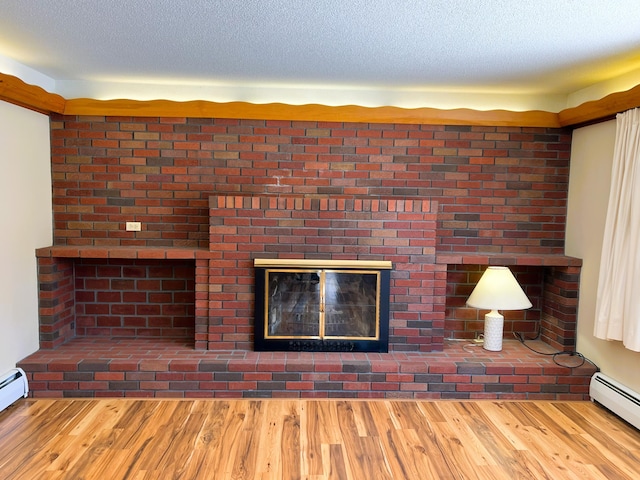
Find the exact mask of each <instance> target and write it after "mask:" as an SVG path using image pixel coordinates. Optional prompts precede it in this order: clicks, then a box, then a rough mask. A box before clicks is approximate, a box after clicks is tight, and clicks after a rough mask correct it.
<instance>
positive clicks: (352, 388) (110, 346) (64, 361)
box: [18, 337, 595, 400]
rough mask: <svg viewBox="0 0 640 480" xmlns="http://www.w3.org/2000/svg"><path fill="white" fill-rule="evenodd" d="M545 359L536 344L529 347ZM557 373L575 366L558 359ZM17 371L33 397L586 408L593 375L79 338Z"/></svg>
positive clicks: (510, 352)
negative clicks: (573, 403)
mask: <svg viewBox="0 0 640 480" xmlns="http://www.w3.org/2000/svg"><path fill="white" fill-rule="evenodd" d="M531 345H533V346H534V348H536V349H538V350H539V351H549V346H547V345H545V344H543V343H542V342H532V343H531ZM555 360H556V361H557V362H558V363H561V364H562V365H578V364H579V362H580V357H577V356H566V355H562V356H560V357H556V359H555ZM18 366H20V367H22V368H23V369H24V370H25V372H27V375H28V379H29V385H30V389H31V392H30V394H31V395H32V396H34V397H123V396H126V397H163V398H167V397H175V398H183V397H189V398H195V397H246V398H251V397H273V398H276V397H307V398H309V397H316V398H320V397H359V398H376V397H379V398H383V397H384V398H425V399H465V398H473V399H481V398H485V399H498V398H499V399H551V400H586V399H587V398H588V388H589V380H590V378H591V375H592V374H593V373H594V371H595V367H594V366H593V365H591V364H590V363H588V362H587V363H585V364H584V365H582V366H578V367H575V368H569V367H568V366H560V365H558V364H557V363H556V362H554V358H553V357H552V356H544V355H539V354H536V353H534V352H532V351H531V350H529V349H527V348H526V347H525V346H523V345H522V344H521V343H520V342H518V341H515V340H506V341H505V342H504V349H503V351H501V352H487V351H485V350H483V349H482V348H481V347H477V346H472V345H470V344H468V343H467V342H460V341H457V342H451V341H448V342H446V344H445V349H444V351H443V352H433V353H415V352H411V353H405V352H394V353H307V352H286V353H285V352H252V351H224V352H213V351H206V350H194V349H193V347H192V346H191V345H190V344H189V343H188V342H187V341H176V340H167V339H108V338H101V337H93V338H89V337H84V338H81V337H80V338H76V339H73V340H71V341H69V342H68V343H66V344H64V345H62V346H60V347H58V348H56V349H53V350H40V351H38V352H36V353H34V354H33V355H30V356H29V357H27V358H25V359H24V360H22V361H21V362H20V363H19V364H18Z"/></svg>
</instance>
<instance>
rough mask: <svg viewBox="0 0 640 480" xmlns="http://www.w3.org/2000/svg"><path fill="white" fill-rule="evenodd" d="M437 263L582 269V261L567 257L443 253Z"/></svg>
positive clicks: (439, 255) (438, 256)
mask: <svg viewBox="0 0 640 480" xmlns="http://www.w3.org/2000/svg"><path fill="white" fill-rule="evenodd" d="M436 263H439V264H446V265H500V266H509V265H525V266H541V267H580V266H582V259H580V258H575V257H568V256H566V255H535V254H523V255H520V254H506V253H500V254H476V253H443V254H438V255H436Z"/></svg>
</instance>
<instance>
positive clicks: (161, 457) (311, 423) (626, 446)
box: [0, 399, 640, 480]
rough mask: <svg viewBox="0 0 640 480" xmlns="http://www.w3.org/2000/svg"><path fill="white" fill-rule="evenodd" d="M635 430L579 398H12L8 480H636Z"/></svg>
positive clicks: (2, 462) (2, 474)
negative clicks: (393, 399) (546, 399)
mask: <svg viewBox="0 0 640 480" xmlns="http://www.w3.org/2000/svg"><path fill="white" fill-rule="evenodd" d="M639 475H640V432H638V430H636V429H634V428H633V427H631V426H629V425H627V424H626V423H624V422H623V421H621V420H619V419H618V418H617V417H615V416H614V415H611V414H610V413H608V412H607V411H606V410H604V409H602V408H600V407H598V406H597V405H594V404H592V403H589V402H542V401H536V402H508V401H475V402H474V401H408V400H401V401H392V400H371V401H366V400H339V399H336V400H303V399H291V400H289V399H287V400H275V399H270V400H134V399H103V400H99V399H92V400H78V399H74V400H34V399H27V400H21V401H20V402H18V403H17V404H16V405H14V406H12V407H10V408H9V409H7V410H6V411H5V412H3V413H2V414H0V478H2V479H5V480H9V479H20V480H25V479H30V480H31V479H33V480H35V479H73V480H79V479H87V480H89V479H100V480H103V479H104V480H113V479H125V478H126V479H133V480H148V479H188V480H191V479H245V478H247V479H260V480H265V479H295V478H304V479H309V480H320V479H340V480H344V479H366V480H374V479H421V480H424V479H475V478H478V479H510V480H511V479H516V478H522V479H539V478H549V479H554V480H556V479H565V478H566V479H609V480H611V479H636V478H638V477H639Z"/></svg>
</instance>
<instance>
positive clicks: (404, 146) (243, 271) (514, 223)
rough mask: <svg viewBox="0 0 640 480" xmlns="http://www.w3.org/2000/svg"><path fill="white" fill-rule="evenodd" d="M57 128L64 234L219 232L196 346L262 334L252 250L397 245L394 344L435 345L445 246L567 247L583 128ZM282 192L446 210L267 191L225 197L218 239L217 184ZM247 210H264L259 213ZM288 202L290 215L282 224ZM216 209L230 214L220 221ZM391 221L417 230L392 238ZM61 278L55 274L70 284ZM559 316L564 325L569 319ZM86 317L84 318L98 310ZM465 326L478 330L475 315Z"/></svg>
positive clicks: (73, 242) (87, 124)
mask: <svg viewBox="0 0 640 480" xmlns="http://www.w3.org/2000/svg"><path fill="white" fill-rule="evenodd" d="M51 137H52V178H53V210H54V211H53V214H54V245H57V246H96V247H119V246H124V247H141V248H145V247H163V248H164V247H169V248H172V247H186V248H197V249H202V250H207V251H208V250H209V248H211V256H210V257H208V258H210V259H211V260H208V259H207V260H205V259H202V260H198V261H197V262H196V263H197V265H196V267H197V268H196V272H195V275H196V283H195V298H196V300H195V304H196V307H195V314H194V316H195V332H196V333H195V343H196V346H197V348H206V347H209V348H212V347H213V348H250V345H251V338H252V326H251V319H250V316H251V315H252V304H251V302H252V293H251V285H252V272H251V267H250V265H251V264H250V262H251V260H252V259H253V258H255V257H256V256H259V255H263V256H264V254H265V253H268V254H270V255H274V256H277V255H281V256H294V257H295V256H312V255H324V256H325V258H340V257H339V256H340V255H350V256H352V258H363V255H364V256H372V255H373V256H379V257H380V258H385V259H387V257H389V256H391V257H393V258H392V260H393V261H394V269H395V270H394V274H393V277H392V281H393V285H392V289H393V288H394V287H395V289H394V290H392V295H394V306H393V307H392V309H395V311H394V312H393V315H394V317H393V319H392V321H393V322H394V323H393V324H392V327H393V331H392V339H393V340H392V341H393V345H395V348H404V349H408V350H411V349H420V350H423V351H424V350H427V351H429V350H431V349H438V348H441V346H442V338H443V332H444V328H443V327H444V318H443V317H444V313H445V303H447V302H448V300H447V301H445V298H446V295H447V292H446V289H447V281H446V269H447V266H446V265H449V268H451V262H448V261H447V262H445V263H441V264H437V262H436V261H435V255H436V254H445V255H446V254H478V253H482V254H487V255H493V254H500V255H503V256H504V257H505V258H507V259H513V258H515V257H518V256H520V255H562V254H563V250H564V230H565V215H566V201H567V191H568V175H569V154H570V146H571V136H570V132H569V131H568V130H559V129H548V128H515V127H473V126H434V125H386V124H346V123H323V122H290V121H259V120H224V119H194V118H188V119H185V118H130V117H107V118H105V117H89V116H83V117H64V116H52V119H51ZM274 196H280V197H281V199H284V198H289V199H292V198H299V199H301V198H304V199H306V200H305V201H309V202H311V201H313V202H320V201H329V200H332V199H341V200H340V201H341V202H348V203H349V205H354V204H355V203H354V202H361V203H362V202H371V201H375V202H385V205H387V203H386V202H390V203H389V204H393V203H394V202H403V204H404V202H405V201H408V202H415V204H418V203H420V202H422V201H426V202H428V203H430V204H431V205H433V206H437V211H433V212H431V213H430V214H429V215H431V216H430V217H429V226H428V227H425V226H424V224H421V223H419V224H412V223H411V221H408V222H406V221H404V220H401V219H399V218H397V217H394V218H391V221H393V222H403V224H402V225H399V224H398V225H396V226H395V227H389V225H384V224H383V225H382V227H381V226H380V224H379V222H383V221H384V218H376V219H375V222H374V224H372V223H367V220H370V219H368V218H365V217H362V212H360V213H358V212H357V211H356V212H355V213H353V212H352V213H353V215H355V216H354V217H350V218H345V217H344V212H341V211H340V210H338V209H336V210H335V211H333V212H331V213H330V216H329V217H327V218H323V217H322V215H325V214H327V212H324V213H323V212H320V214H318V212H319V211H320V210H322V208H321V207H318V208H315V205H316V203H314V207H313V208H306V209H304V210H305V212H304V213H303V214H302V216H301V217H299V218H294V217H291V218H288V216H289V215H290V211H292V210H296V208H289V207H288V206H286V205H285V206H284V207H283V208H280V207H278V208H275V209H271V211H270V212H269V213H268V214H266V215H272V216H273V217H270V218H267V217H266V216H265V217H264V218H262V217H261V215H262V216H264V215H265V214H264V213H263V212H262V210H264V209H263V208H262V207H261V205H260V204H259V205H258V207H257V208H254V209H249V210H253V211H248V210H247V209H241V210H242V211H239V210H237V209H236V208H235V207H234V208H226V207H225V208H226V210H225V211H224V212H221V211H217V212H214V213H213V214H214V218H213V219H211V221H212V223H211V228H212V229H213V230H212V234H213V235H218V237H219V239H218V240H212V241H211V243H210V238H209V235H210V223H209V222H210V213H211V212H210V210H209V199H210V197H213V198H234V199H240V200H233V201H234V202H236V201H239V202H242V201H243V200H242V198H249V197H251V198H253V199H254V200H255V199H258V201H266V200H259V199H260V198H263V199H265V198H267V197H271V198H273V197H274ZM361 203H360V204H361ZM318 205H319V204H318ZM217 215H232V216H234V217H233V219H231V220H229V219H227V218H222V217H221V218H217V219H216V218H215V216H217ZM245 215H250V216H253V217H258V218H252V220H251V222H249V223H248V224H247V225H245V224H243V222H246V220H247V218H245V217H244V216H245ZM331 215H334V216H335V217H331ZM358 215H360V218H358ZM274 218H278V219H279V220H278V221H279V222H283V221H284V222H286V221H289V222H290V224H289V225H287V226H285V225H284V224H283V223H278V224H277V225H276V227H277V228H276V227H274V224H273V220H274ZM346 220H348V221H349V222H350V223H349V224H348V225H346V226H345V225H339V223H340V221H346ZM126 221H139V222H141V223H142V230H141V231H140V232H126V231H125V229H124V223H125V222H126ZM216 222H220V225H222V226H223V227H224V228H225V229H227V230H224V229H223V230H219V231H216V230H215V228H218V225H219V224H218V223H216ZM229 222H230V223H229ZM234 222H235V224H234ZM260 222H262V223H260ZM314 222H315V223H314ZM403 225H404V226H403ZM239 226H241V227H242V226H244V227H246V228H245V229H244V230H243V231H238V230H237V227H239ZM233 228H236V230H233ZM425 228H428V229H429V234H428V235H424V231H423V230H424V229H425ZM392 231H395V232H396V234H398V232H402V235H403V237H402V238H385V235H388V234H390V233H391V232H392ZM212 238H213V237H212ZM410 238H413V239H414V240H415V239H418V238H429V241H430V243H429V245H428V248H429V251H428V252H425V251H422V252H421V253H420V254H419V255H416V254H405V253H400V252H401V249H400V250H399V247H402V246H403V244H402V242H404V241H406V240H407V239H410ZM376 242H383V243H380V244H378V243H376ZM398 242H400V243H398ZM50 261H52V262H53V263H55V262H56V259H51V260H50ZM198 262H199V263H198ZM508 263H515V262H508ZM157 264H158V265H161V264H163V261H162V260H159V261H158V263H157ZM207 264H208V265H207ZM483 264H484V263H483ZM425 265H426V266H425ZM43 266H44V263H43ZM416 268H417V269H418V270H422V272H421V273H416V272H413V271H412V270H413V269H416ZM207 282H210V283H207ZM54 283H55V282H54ZM54 283H50V282H49V283H48V281H47V280H45V281H43V282H42V283H41V285H43V286H44V287H45V288H51V289H57V288H59V287H58V286H57V285H55V284H54ZM42 293H43V292H41V298H43V295H42ZM45 297H46V295H45ZM54 301H56V302H57V301H58V300H57V299H55V300H54ZM536 302H537V300H536ZM55 307H56V309H61V308H62V307H61V306H59V305H56V306H55ZM405 307H406V310H405ZM100 308H104V307H100ZM560 310H562V308H561V309H560ZM44 311H45V312H46V310H44ZM69 311H72V309H71V310H69V309H67V310H64V309H63V310H62V311H60V312H58V311H55V312H54V315H53V316H52V317H50V318H48V317H45V323H44V325H43V328H42V329H41V332H42V335H43V338H44V337H46V336H47V328H49V327H47V324H46V322H47V321H50V322H51V323H52V324H55V325H56V327H61V328H54V331H55V332H56V333H54V334H52V335H51V336H52V339H48V340H47V339H45V341H48V342H49V344H50V346H55V345H57V344H58V343H59V342H61V341H64V339H66V338H67V337H68V336H69V335H71V334H72V333H73V329H74V326H75V325H74V323H73V316H72V315H71V316H70V315H67V314H66V313H65V312H67V313H68V312H69ZM450 311H451V310H450ZM425 312H428V313H425ZM526 315H530V314H525V316H526ZM69 317H71V318H69ZM549 318H550V320H549V321H548V323H549V324H550V325H549V326H550V327H551V326H552V325H551V323H553V322H556V321H557V320H558V319H557V318H556V317H553V315H552V313H551V314H550V315H549ZM453 320H455V318H453ZM526 320H527V322H528V321H529V320H530V319H529V318H527V319H526ZM85 321H87V322H88V324H87V325H80V328H85V333H86V331H87V330H86V328H95V327H96V326H97V324H96V323H93V324H92V323H91V322H92V321H93V320H86V318H83V319H82V322H85ZM61 322H62V323H61ZM65 322H66V323H65ZM525 323H526V322H525ZM528 325H529V324H528V323H527V324H526V325H524V326H528ZM52 328H53V327H52ZM144 328H148V324H147V326H146V327H144ZM473 328H475V327H473ZM558 328H559V329H560V330H562V328H563V327H562V326H561V325H560V326H559V327H558ZM67 330H69V332H71V333H68V334H67V333H65V332H66V331H67ZM110 332H111V333H113V330H111V331H110ZM427 332H428V334H427ZM458 333H460V334H461V335H467V334H468V331H467V328H466V327H464V328H463V329H462V330H460V331H458ZM53 336H56V338H55V339H53ZM560 337H561V338H564V337H562V334H561V333H560ZM401 341H405V342H406V343H404V344H402V343H401ZM54 344H55V345H54ZM401 344H402V345H404V347H400V345H401Z"/></svg>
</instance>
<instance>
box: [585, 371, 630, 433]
mask: <svg viewBox="0 0 640 480" xmlns="http://www.w3.org/2000/svg"><path fill="white" fill-rule="evenodd" d="M589 396H590V397H591V400H593V401H594V402H597V403H599V404H600V405H602V406H603V407H606V408H607V409H609V410H611V411H612V412H613V413H615V414H616V415H618V416H619V417H620V418H622V419H623V420H626V421H627V422H629V423H630V424H631V425H633V426H634V427H636V428H637V429H640V395H638V394H637V393H636V392H634V391H633V390H631V389H629V388H627V387H625V386H624V385H622V384H621V383H618V382H616V381H615V380H614V379H612V378H610V377H608V376H606V375H603V374H602V373H600V372H597V373H595V374H594V375H593V377H591V384H590V385H589Z"/></svg>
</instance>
